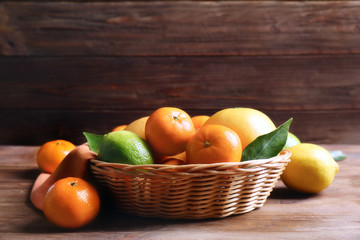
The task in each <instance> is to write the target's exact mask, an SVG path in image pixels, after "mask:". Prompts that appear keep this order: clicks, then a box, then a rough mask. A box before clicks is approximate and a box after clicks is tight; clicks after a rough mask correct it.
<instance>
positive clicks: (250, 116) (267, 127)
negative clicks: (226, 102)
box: [204, 108, 276, 150]
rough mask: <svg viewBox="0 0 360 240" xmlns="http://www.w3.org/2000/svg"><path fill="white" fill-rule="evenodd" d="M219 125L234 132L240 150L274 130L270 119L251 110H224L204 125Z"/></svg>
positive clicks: (261, 113) (257, 111)
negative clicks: (238, 140) (240, 147)
mask: <svg viewBox="0 0 360 240" xmlns="http://www.w3.org/2000/svg"><path fill="white" fill-rule="evenodd" d="M210 124H219V125H223V126H225V127H228V128H230V129H232V130H233V131H235V132H236V133H237V134H238V136H239V138H240V141H241V146H242V149H243V150H244V149H245V147H246V146H247V145H248V144H249V143H251V142H252V141H254V140H255V139H256V138H257V137H258V136H260V135H263V134H267V133H269V132H271V131H273V130H275V129H276V127H275V125H274V123H273V122H272V121H271V119H270V118H269V117H268V116H267V115H265V114H264V113H263V112H260V111H259V110H256V109H252V108H226V109H223V110H220V111H218V112H216V113H215V114H214V115H212V116H211V117H210V118H209V119H208V120H207V121H206V122H205V124H204V126H206V125H210Z"/></svg>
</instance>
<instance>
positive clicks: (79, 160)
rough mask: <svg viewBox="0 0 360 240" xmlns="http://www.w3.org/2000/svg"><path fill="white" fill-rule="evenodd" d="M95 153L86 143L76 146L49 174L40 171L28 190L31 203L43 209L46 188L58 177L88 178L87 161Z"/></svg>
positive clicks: (94, 155)
mask: <svg viewBox="0 0 360 240" xmlns="http://www.w3.org/2000/svg"><path fill="white" fill-rule="evenodd" d="M96 157H97V155H96V154H95V153H94V152H92V151H90V150H89V147H88V145H87V144H82V145H80V146H77V147H76V148H75V149H74V150H72V151H71V152H70V153H69V154H68V155H67V156H66V157H65V158H64V160H63V161H62V162H61V163H60V165H59V166H58V167H57V168H56V169H55V171H54V172H53V173H51V174H45V173H41V174H40V175H39V176H38V177H37V179H36V181H35V183H34V185H33V187H32V189H31V192H30V200H31V202H32V204H33V205H34V206H35V207H36V208H37V209H39V210H42V209H43V201H44V198H45V194H46V192H47V191H48V189H49V188H50V187H51V186H52V185H53V184H54V183H55V182H56V181H57V180H59V179H62V178H66V177H78V178H83V179H87V178H88V161H89V159H95V158H96Z"/></svg>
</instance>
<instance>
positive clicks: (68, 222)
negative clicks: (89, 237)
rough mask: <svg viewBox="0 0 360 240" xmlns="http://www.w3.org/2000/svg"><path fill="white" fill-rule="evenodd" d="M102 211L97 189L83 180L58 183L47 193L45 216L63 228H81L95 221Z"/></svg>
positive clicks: (72, 179)
mask: <svg viewBox="0 0 360 240" xmlns="http://www.w3.org/2000/svg"><path fill="white" fill-rule="evenodd" d="M99 210H100V198H99V194H98V192H97V190H96V188H95V187H94V186H93V185H92V184H90V183H88V182H87V181H85V180H83V179H81V178H74V177H68V178H63V179H60V180H58V181H56V182H55V183H54V184H53V185H52V186H51V187H50V189H49V191H48V192H47V193H46V196H45V199H44V214H45V216H46V217H47V218H48V219H49V220H50V221H51V222H52V223H54V224H55V225H57V226H59V227H62V228H72V229H74V228H79V227H82V226H84V225H86V224H88V223H90V222H91V221H92V220H94V219H95V217H96V216H97V215H98V213H99Z"/></svg>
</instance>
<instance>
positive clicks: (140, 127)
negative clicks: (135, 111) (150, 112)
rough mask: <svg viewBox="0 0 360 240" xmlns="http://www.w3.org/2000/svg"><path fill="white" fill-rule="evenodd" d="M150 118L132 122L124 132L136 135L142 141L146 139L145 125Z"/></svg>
mask: <svg viewBox="0 0 360 240" xmlns="http://www.w3.org/2000/svg"><path fill="white" fill-rule="evenodd" d="M148 118H149V117H148V116H146V117H142V118H139V119H136V120H135V121H133V122H131V123H130V124H129V125H128V126H127V127H126V128H125V129H124V130H127V131H130V132H133V133H136V134H137V135H139V137H141V138H142V139H146V137H145V124H146V122H147V120H148Z"/></svg>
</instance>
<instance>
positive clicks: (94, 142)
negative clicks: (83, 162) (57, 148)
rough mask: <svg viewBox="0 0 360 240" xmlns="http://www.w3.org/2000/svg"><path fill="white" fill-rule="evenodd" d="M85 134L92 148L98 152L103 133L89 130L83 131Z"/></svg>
mask: <svg viewBox="0 0 360 240" xmlns="http://www.w3.org/2000/svg"><path fill="white" fill-rule="evenodd" d="M83 134H84V135H85V137H86V140H87V141H88V144H89V148H90V150H91V151H93V152H94V153H96V154H98V152H99V145H100V142H101V140H102V138H103V135H98V134H94V133H88V132H83Z"/></svg>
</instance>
